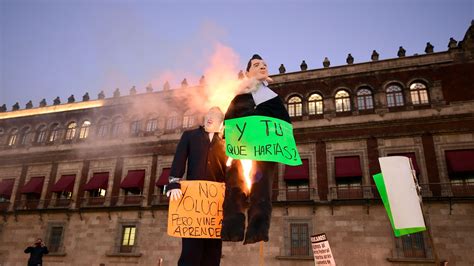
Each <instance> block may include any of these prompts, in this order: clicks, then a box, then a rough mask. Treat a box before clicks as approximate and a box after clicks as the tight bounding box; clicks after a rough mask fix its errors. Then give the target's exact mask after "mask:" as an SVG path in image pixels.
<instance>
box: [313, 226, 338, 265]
mask: <svg viewBox="0 0 474 266" xmlns="http://www.w3.org/2000/svg"><path fill="white" fill-rule="evenodd" d="M311 246H312V247H313V255H314V264H315V265H331V266H333V265H336V261H335V260H334V257H333V256H332V252H331V247H330V246H329V241H328V239H327V237H326V234H325V233H322V234H319V235H313V236H311Z"/></svg>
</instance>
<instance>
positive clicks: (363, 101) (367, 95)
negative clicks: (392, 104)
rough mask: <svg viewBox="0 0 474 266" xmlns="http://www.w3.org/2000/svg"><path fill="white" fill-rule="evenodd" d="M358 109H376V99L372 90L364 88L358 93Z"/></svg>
mask: <svg viewBox="0 0 474 266" xmlns="http://www.w3.org/2000/svg"><path fill="white" fill-rule="evenodd" d="M357 108H358V109H359V110H369V109H373V108H374V99H373V96H372V91H371V90H369V89H365V88H364V89H360V90H358V91H357Z"/></svg>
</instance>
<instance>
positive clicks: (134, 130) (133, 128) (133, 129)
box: [130, 119, 141, 136]
mask: <svg viewBox="0 0 474 266" xmlns="http://www.w3.org/2000/svg"><path fill="white" fill-rule="evenodd" d="M140 127H141V125H140V120H138V119H137V120H133V121H132V123H130V134H131V135H133V136H137V135H138V133H140Z"/></svg>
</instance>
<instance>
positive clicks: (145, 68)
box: [0, 0, 474, 110]
mask: <svg viewBox="0 0 474 266" xmlns="http://www.w3.org/2000/svg"><path fill="white" fill-rule="evenodd" d="M473 2H474V1H472V0H398V1H395V0H364V1H359V0H353V1H341V0H329V1H322V0H308V1H303V0H273V1H256V0H253V1H251V0H242V1H217V0H208V1H179V0H178V1H171V0H169V1H159V0H148V1H145V0H137V1H132V0H129V1H125V0H121V1H112V0H68V1H64V0H34V1H33V0H0V105H1V104H3V103H5V104H7V107H8V109H9V110H10V109H11V106H12V105H13V104H14V103H15V102H19V103H20V106H21V108H24V106H25V104H26V102H27V101H28V100H30V99H31V100H33V104H34V106H38V103H39V101H40V100H41V99H42V98H46V100H47V102H48V104H52V100H53V99H54V98H55V97H56V96H60V97H61V100H62V102H66V99H67V97H68V96H69V95H71V94H74V95H75V96H76V100H80V99H81V96H82V95H83V94H84V93H85V92H89V93H90V95H91V97H92V98H93V99H95V98H96V96H97V93H98V92H99V91H100V90H104V91H105V92H106V95H107V96H111V93H112V91H113V90H114V89H115V88H121V90H122V94H125V93H126V92H127V91H128V89H129V88H130V87H131V86H133V85H136V86H137V89H138V91H139V92H143V91H144V87H145V86H146V84H148V83H152V84H153V86H154V88H155V89H158V88H161V87H162V83H163V81H164V80H165V79H170V82H171V85H172V87H177V86H178V84H179V82H180V81H181V80H182V79H183V78H185V77H187V78H188V81H189V83H190V84H196V83H197V79H198V77H199V76H200V75H201V74H202V73H203V70H204V69H205V67H206V62H207V60H208V58H209V57H210V55H211V54H212V53H213V51H214V47H215V44H216V43H217V42H219V43H222V44H223V45H225V46H228V47H230V48H232V49H233V50H234V51H235V53H236V54H237V55H238V56H240V62H241V66H242V67H241V68H243V65H244V63H245V62H246V61H247V59H248V57H249V56H250V55H251V54H253V53H260V54H261V55H262V56H263V57H264V58H265V59H266V60H267V62H268V64H269V69H270V73H271V74H276V73H278V67H279V65H280V64H281V63H283V64H285V66H286V69H287V72H292V71H298V70H299V65H300V63H301V61H302V60H306V62H307V64H308V66H309V69H314V68H320V67H322V61H323V59H324V57H326V56H327V57H328V58H329V59H330V61H331V66H336V65H342V64H345V59H346V57H347V54H348V53H352V55H353V57H354V58H355V63H358V62H366V61H369V60H370V55H371V53H372V50H374V49H375V50H377V51H378V53H379V54H380V59H386V58H393V57H396V53H397V50H398V47H399V46H400V45H402V46H403V47H404V48H405V49H406V50H407V55H412V54H414V53H420V54H421V53H424V48H425V45H426V42H428V41H429V42H431V44H433V45H434V47H435V51H445V50H447V44H448V41H449V38H450V37H454V38H455V39H456V40H458V41H459V40H461V39H462V38H463V37H464V33H465V32H466V30H467V28H468V27H469V25H470V23H471V20H472V19H473V18H474V6H473Z"/></svg>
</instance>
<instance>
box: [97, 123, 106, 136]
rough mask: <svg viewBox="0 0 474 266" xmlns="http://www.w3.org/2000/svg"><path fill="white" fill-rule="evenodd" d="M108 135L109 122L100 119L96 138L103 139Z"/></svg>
mask: <svg viewBox="0 0 474 266" xmlns="http://www.w3.org/2000/svg"><path fill="white" fill-rule="evenodd" d="M108 134H109V121H108V120H107V119H102V120H101V121H100V123H99V128H98V129H97V136H98V137H99V138H104V137H106V136H107V135H108Z"/></svg>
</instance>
